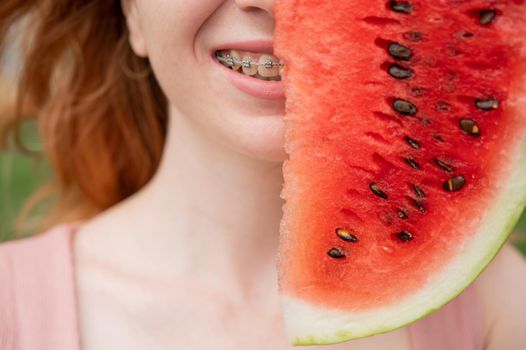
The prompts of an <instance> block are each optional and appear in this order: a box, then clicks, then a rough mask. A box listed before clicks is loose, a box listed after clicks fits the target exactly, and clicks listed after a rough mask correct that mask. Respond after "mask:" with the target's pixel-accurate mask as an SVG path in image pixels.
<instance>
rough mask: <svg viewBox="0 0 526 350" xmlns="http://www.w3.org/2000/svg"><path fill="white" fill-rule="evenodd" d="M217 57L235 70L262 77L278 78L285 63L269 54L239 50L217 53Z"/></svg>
mask: <svg viewBox="0 0 526 350" xmlns="http://www.w3.org/2000/svg"><path fill="white" fill-rule="evenodd" d="M257 56H259V57H257ZM216 57H217V59H218V61H219V62H221V63H223V64H224V65H227V66H229V67H232V69H234V70H236V71H237V70H239V68H240V67H241V68H242V72H243V73H245V74H247V75H256V74H258V73H259V75H260V76H262V77H276V76H279V75H280V74H281V71H282V69H283V65H284V63H283V61H281V60H279V59H278V58H277V57H276V56H274V55H272V54H268V53H264V54H257V53H250V52H239V51H237V50H226V51H225V50H223V51H217V52H216Z"/></svg>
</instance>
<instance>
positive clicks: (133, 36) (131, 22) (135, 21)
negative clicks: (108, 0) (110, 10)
mask: <svg viewBox="0 0 526 350" xmlns="http://www.w3.org/2000/svg"><path fill="white" fill-rule="evenodd" d="M120 1H121V7H122V12H123V13H124V16H125V17H126V24H127V26H128V31H129V38H128V40H129V41H130V46H131V48H132V50H133V52H135V54H136V55H137V56H140V57H144V58H146V57H148V50H147V48H146V41H145V40H144V33H143V30H142V25H141V19H140V16H139V11H138V9H137V4H136V3H135V0H120Z"/></svg>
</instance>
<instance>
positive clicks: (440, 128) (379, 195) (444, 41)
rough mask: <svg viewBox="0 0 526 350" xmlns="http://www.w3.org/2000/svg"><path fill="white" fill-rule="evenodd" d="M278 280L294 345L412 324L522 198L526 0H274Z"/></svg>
mask: <svg viewBox="0 0 526 350" xmlns="http://www.w3.org/2000/svg"><path fill="white" fill-rule="evenodd" d="M275 14H276V32H275V54H276V55H277V56H278V57H280V58H281V59H283V60H284V62H285V67H284V70H283V72H282V75H283V80H284V84H285V86H286V94H287V115H286V117H285V123H286V125H287V135H286V138H287V144H286V151H287V153H288V154H289V157H290V159H288V160H287V161H286V162H285V163H284V176H285V184H284V188H283V191H282V194H281V196H282V198H284V199H285V200H286V203H285V205H284V208H283V209H284V217H283V220H282V223H281V248H280V249H281V250H280V262H279V266H278V271H279V285H280V293H281V296H282V306H283V311H284V320H285V327H286V331H287V333H288V335H289V337H290V339H291V342H292V343H293V344H296V345H298V344H304V345H305V344H330V343H337V342H342V341H345V340H349V339H353V338H360V337H366V336H370V335H373V334H377V333H382V332H386V331H390V330H393V329H396V328H399V327H401V326H404V325H407V324H408V323H411V322H413V321H415V320H417V319H419V318H421V317H424V316H425V315H427V314H429V313H431V312H433V311H435V310H437V309H439V308H440V307H441V306H443V305H444V304H445V303H447V302H448V301H450V300H451V299H453V298H454V297H455V296H457V295H458V294H459V293H460V292H461V291H462V290H463V289H465V288H466V287H467V286H468V285H469V284H470V283H471V282H473V280H474V279H475V278H476V277H477V276H478V275H479V274H480V272H481V271H482V270H483V269H484V268H485V267H486V266H487V264H488V263H489V262H490V261H491V260H492V259H493V258H494V256H495V255H496V254H497V252H498V250H499V249H500V247H501V246H502V245H503V243H504V241H505V240H506V238H507V236H508V234H509V232H510V230H511V229H512V227H513V225H514V223H515V222H516V221H517V219H518V217H519V215H520V213H521V212H522V210H523V208H524V206H525V202H526V0H500V1H499V0H473V1H464V0H441V1H436V0H411V1H385V0H346V1H341V0H332V1H329V0H277V1H276V3H275Z"/></svg>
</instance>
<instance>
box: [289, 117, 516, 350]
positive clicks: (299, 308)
mask: <svg viewBox="0 0 526 350" xmlns="http://www.w3.org/2000/svg"><path fill="white" fill-rule="evenodd" d="M519 113H520V112H519ZM517 151H518V152H517ZM517 151H516V152H517V153H518V155H517V156H516V160H515V161H514V162H513V163H511V164H514V165H516V166H511V169H510V172H511V173H510V174H509V176H508V178H507V179H506V183H507V184H508V186H507V187H505V188H504V189H503V190H502V191H501V193H499V196H498V198H497V201H496V204H495V205H494V206H493V207H492V208H490V209H489V210H488V211H487V215H486V216H485V218H484V219H483V220H482V222H481V225H480V226H479V227H481V230H479V231H478V232H477V233H476V234H475V235H474V238H473V240H472V242H471V244H468V246H467V248H468V250H467V252H466V253H464V254H462V255H460V256H459V258H457V259H456V260H454V261H453V262H452V263H451V264H450V265H449V266H448V267H447V268H446V269H445V270H446V271H445V272H444V273H443V274H442V275H440V276H439V278H438V279H437V280H436V281H438V282H435V283H434V285H435V287H438V286H440V279H441V278H440V277H442V276H444V275H447V274H451V272H450V271H449V270H450V269H449V268H450V267H452V266H453V267H455V266H456V265H455V263H458V264H460V263H462V262H463V260H466V259H462V258H464V257H467V256H469V255H470V254H469V253H470V252H471V251H470V250H469V248H472V250H473V249H475V252H476V249H478V248H473V247H474V246H475V245H476V244H474V243H477V242H481V244H482V243H484V242H486V245H487V246H488V248H486V249H484V250H483V251H484V252H485V253H486V254H485V255H481V254H476V253H475V255H478V256H476V258H472V259H471V260H472V261H474V260H476V263H473V262H469V263H470V264H471V266H472V267H471V268H470V269H469V270H468V271H469V272H467V273H466V272H465V271H464V273H463V274H462V275H464V276H469V277H467V278H465V279H463V280H459V282H458V283H457V285H456V286H455V287H454V288H452V289H450V290H448V291H446V292H445V293H443V294H441V295H440V296H439V298H438V299H436V300H437V302H436V304H435V305H433V307H431V308H426V309H418V310H415V312H413V313H410V314H406V315H405V316H404V317H403V320H401V321H400V323H395V324H393V323H391V324H390V325H387V326H381V327H371V328H367V329H365V330H362V331H356V332H354V331H348V330H342V329H345V328H346V327H345V325H342V324H340V326H338V324H333V325H331V326H330V327H328V329H330V330H329V331H323V333H322V332H319V333H321V334H309V335H303V336H297V334H298V333H300V332H298V329H297V328H298V325H294V322H295V321H294V318H292V317H285V328H286V329H287V334H289V336H292V339H291V342H292V344H293V345H329V344H336V343H342V342H345V341H348V340H352V339H358V338H364V337H368V336H372V335H376V334H381V333H386V332H390V331H393V330H395V329H398V328H402V327H404V326H407V325H409V324H411V323H413V322H415V321H417V320H419V319H422V318H424V317H426V316H428V315H430V314H432V313H433V312H435V311H437V310H439V309H441V308H442V307H443V306H444V305H446V304H448V303H449V302H450V301H452V300H453V299H454V298H455V297H457V296H458V295H459V294H460V293H461V292H462V291H463V290H464V289H466V288H467V287H468V286H469V285H470V284H471V283H473V281H475V280H476V278H477V277H478V276H479V275H480V274H481V273H482V272H483V271H484V270H485V268H486V267H487V266H488V265H489V264H490V262H491V261H492V260H493V259H494V258H495V257H496V256H497V253H498V252H499V251H500V249H501V248H502V246H503V245H504V243H505V242H506V239H507V238H508V236H509V235H510V233H511V231H512V230H513V228H514V226H515V225H516V223H517V221H518V220H519V218H520V216H521V213H522V212H523V210H524V208H525V207H526V136H525V137H524V138H523V140H522V141H520V142H519V146H518V149H517ZM517 153H516V154H517ZM488 223H489V224H488ZM491 223H493V225H491ZM487 226H489V227H490V228H489V229H487ZM495 226H499V227H500V229H496V230H494V227H495ZM484 230H487V231H491V232H487V233H486V232H484ZM495 231H499V232H500V233H499V234H495ZM479 237H480V238H479ZM484 237H489V238H488V239H482V238H484ZM477 238H479V239H478V241H477ZM453 271H454V270H453ZM448 282H449V283H451V282H452V281H451V280H450V279H449V280H448ZM428 287H429V289H431V288H433V282H431V283H429V286H428ZM427 304H429V303H427ZM282 307H283V309H284V312H285V314H289V315H294V316H299V317H300V318H301V317H303V316H302V315H304V314H305V313H308V314H309V316H308V317H310V316H312V315H315V316H316V315H317V317H319V319H322V320H323V317H329V318H330V317H331V316H330V314H331V313H334V312H335V311H334V310H324V309H322V308H319V307H317V306H311V305H308V304H306V303H304V302H303V301H301V300H298V299H297V298H295V297H294V296H287V295H282ZM336 312H338V311H336ZM339 313H340V316H341V317H343V318H345V317H346V314H345V313H343V312H341V311H340V312H339ZM327 315H329V316H327ZM308 317H307V318H308ZM319 319H316V317H315V318H314V319H310V320H308V319H304V320H301V321H300V322H299V324H309V323H310V324H315V323H316V322H318V321H319ZM378 324H380V323H379V322H373V325H378ZM299 327H300V328H301V326H299ZM309 327H310V326H309ZM347 328H348V327H347ZM301 333H303V332H301ZM312 333H315V332H312Z"/></svg>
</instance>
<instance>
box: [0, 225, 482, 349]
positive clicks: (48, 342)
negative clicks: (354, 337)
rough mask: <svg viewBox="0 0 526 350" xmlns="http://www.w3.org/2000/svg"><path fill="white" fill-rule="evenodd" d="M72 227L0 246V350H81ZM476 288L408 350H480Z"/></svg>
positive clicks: (434, 317)
mask: <svg viewBox="0 0 526 350" xmlns="http://www.w3.org/2000/svg"><path fill="white" fill-rule="evenodd" d="M74 232H75V224H64V225H60V226H56V227H55V228H53V229H51V230H49V231H47V232H45V233H43V234H41V235H38V236H34V237H30V238H24V239H21V240H17V241H11V242H7V243H3V244H1V245H0V349H2V350H81V347H80V338H79V328H78V318H77V313H76V312H77V305H76V291H75V288H76V286H75V278H74V277H75V276H74V261H73V249H72V247H73V245H72V243H73V237H74ZM474 288H475V286H474V285H473V284H472V285H471V286H470V287H468V288H467V289H466V290H464V292H463V293H462V294H460V295H459V296H458V297H457V298H455V299H454V300H453V301H452V302H450V303H448V304H447V305H445V306H444V307H442V308H441V309H440V310H438V311H436V312H434V313H433V314H431V315H428V316H427V317H424V318H423V319H421V320H419V321H417V322H415V323H413V324H411V325H409V326H408V327H407V330H408V334H409V338H410V342H411V349H413V350H444V349H447V350H482V349H484V331H483V329H484V328H483V319H482V312H481V309H480V305H479V304H478V299H477V294H476V292H475V289H474Z"/></svg>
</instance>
